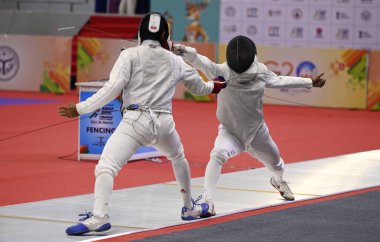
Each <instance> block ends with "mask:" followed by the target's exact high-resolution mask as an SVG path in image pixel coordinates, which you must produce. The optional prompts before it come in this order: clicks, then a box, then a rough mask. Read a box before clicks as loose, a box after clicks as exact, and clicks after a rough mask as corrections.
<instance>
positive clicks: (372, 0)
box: [215, 0, 380, 49]
mask: <svg viewBox="0 0 380 242" xmlns="http://www.w3.org/2000/svg"><path fill="white" fill-rule="evenodd" d="M379 13H380V1H378V0H221V7H220V16H221V17H220V32H219V33H220V34H219V42H220V43H227V42H228V41H229V40H230V39H231V38H232V37H233V36H235V35H237V34H242V35H247V36H249V37H251V38H252V39H253V40H254V41H255V42H256V43H258V44H262V45H275V46H301V47H317V48H340V47H343V48H359V49H380V17H379V15H380V14H379ZM215 26H216V25H215Z"/></svg>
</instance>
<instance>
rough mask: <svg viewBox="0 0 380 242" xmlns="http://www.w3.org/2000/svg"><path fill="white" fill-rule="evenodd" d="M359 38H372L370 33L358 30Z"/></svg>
mask: <svg viewBox="0 0 380 242" xmlns="http://www.w3.org/2000/svg"><path fill="white" fill-rule="evenodd" d="M358 35H359V39H372V37H373V36H372V34H371V33H370V32H369V31H366V30H359V32H358Z"/></svg>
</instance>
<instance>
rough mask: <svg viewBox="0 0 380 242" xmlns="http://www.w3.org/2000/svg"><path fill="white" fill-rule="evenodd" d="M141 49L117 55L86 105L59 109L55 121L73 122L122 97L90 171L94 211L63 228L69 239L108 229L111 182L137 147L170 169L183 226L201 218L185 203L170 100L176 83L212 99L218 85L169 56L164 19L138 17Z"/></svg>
mask: <svg viewBox="0 0 380 242" xmlns="http://www.w3.org/2000/svg"><path fill="white" fill-rule="evenodd" d="M139 38H140V41H141V44H140V45H138V46H137V47H133V48H128V49H125V50H123V51H122V52H121V53H120V56H119V57H118V59H117V61H116V63H115V65H114V67H113V69H112V71H111V73H110V77H109V80H108V81H107V82H106V83H105V85H104V86H103V87H102V88H101V89H100V90H99V91H98V92H96V93H95V94H94V95H93V96H91V97H90V98H88V99H87V100H85V101H83V102H80V103H78V104H76V105H75V106H74V105H69V106H66V107H60V108H59V113H60V115H61V116H66V117H75V116H77V115H78V114H86V113H91V112H93V111H95V110H96V109H99V108H101V107H102V106H104V105H106V104H107V103H109V102H110V101H112V100H113V99H114V98H116V97H117V96H118V95H119V94H120V93H121V92H122V99H123V110H124V113H123V118H122V120H121V122H120V124H119V125H118V127H117V128H116V130H115V132H114V133H113V134H112V135H111V137H110V138H109V140H108V141H107V143H106V145H105V147H104V150H103V152H102V155H101V158H100V160H99V162H98V164H97V166H96V169H95V177H96V181H95V190H94V197H95V198H94V207H93V210H92V212H91V213H87V214H85V218H84V220H83V221H82V222H81V223H79V224H77V225H74V226H71V227H69V228H67V230H66V233H67V234H69V235H80V234H84V233H88V232H91V231H97V232H99V231H105V230H108V229H110V228H111V224H110V221H109V217H108V215H107V207H108V202H109V198H110V196H111V193H112V190H113V182H114V177H115V176H116V175H117V174H118V172H119V171H120V169H121V168H122V167H123V165H124V164H125V163H126V162H127V161H128V160H129V159H130V158H131V157H132V155H133V154H135V152H136V150H137V149H138V148H139V147H141V146H153V147H155V148H156V149H157V150H158V151H160V152H161V153H162V154H163V155H165V156H166V157H167V158H168V159H169V160H171V162H172V165H173V170H174V174H175V177H176V179H177V181H178V183H179V191H180V194H181V195H182V198H183V203H184V206H183V208H182V211H181V218H182V219H183V220H192V219H197V218H199V217H200V215H204V214H205V213H207V210H208V205H207V204H206V203H202V204H199V203H196V201H194V200H193V199H192V197H191V187H190V178H191V177H190V169H189V165H188V162H187V160H186V158H185V155H184V150H183V146H182V143H181V140H180V137H179V135H178V133H177V131H176V129H175V124H174V120H173V116H172V98H173V95H174V92H175V86H176V84H177V82H182V83H183V84H184V85H185V86H186V87H187V88H188V89H189V90H190V91H191V92H193V93H194V94H195V95H205V94H209V93H218V92H219V91H220V90H221V89H222V88H224V87H225V83H221V82H216V81H215V82H213V81H210V82H205V81H204V80H203V79H202V78H201V77H200V76H199V74H198V72H197V71H196V70H195V69H194V68H192V67H191V66H189V65H188V64H186V63H185V62H184V61H183V60H182V59H181V58H180V57H179V56H176V55H174V54H173V53H172V52H170V51H169V49H170V48H169V46H170V44H171V43H170V41H169V31H168V26H167V22H166V20H165V19H164V17H163V16H162V15H160V14H158V13H150V14H147V15H146V16H145V17H143V19H142V21H141V23H140V28H139Z"/></svg>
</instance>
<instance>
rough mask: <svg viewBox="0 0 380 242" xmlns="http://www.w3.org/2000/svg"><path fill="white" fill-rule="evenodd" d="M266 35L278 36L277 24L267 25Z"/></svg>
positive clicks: (278, 28)
mask: <svg viewBox="0 0 380 242" xmlns="http://www.w3.org/2000/svg"><path fill="white" fill-rule="evenodd" d="M268 35H269V36H270V37H280V27H279V26H269V27H268Z"/></svg>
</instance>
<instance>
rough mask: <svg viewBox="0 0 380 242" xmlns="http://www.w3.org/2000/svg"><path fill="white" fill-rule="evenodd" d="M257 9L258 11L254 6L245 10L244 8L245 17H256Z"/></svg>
mask: <svg viewBox="0 0 380 242" xmlns="http://www.w3.org/2000/svg"><path fill="white" fill-rule="evenodd" d="M257 11H258V10H257V8H254V7H251V8H247V10H246V13H247V17H248V18H257V17H258V15H257Z"/></svg>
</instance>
